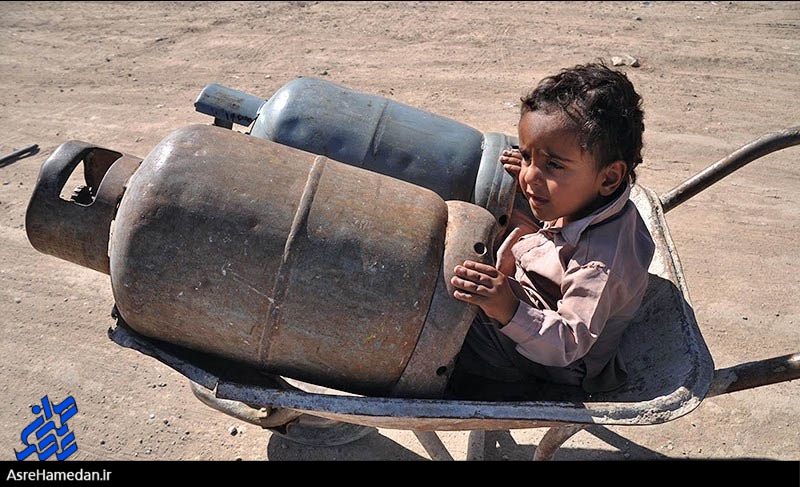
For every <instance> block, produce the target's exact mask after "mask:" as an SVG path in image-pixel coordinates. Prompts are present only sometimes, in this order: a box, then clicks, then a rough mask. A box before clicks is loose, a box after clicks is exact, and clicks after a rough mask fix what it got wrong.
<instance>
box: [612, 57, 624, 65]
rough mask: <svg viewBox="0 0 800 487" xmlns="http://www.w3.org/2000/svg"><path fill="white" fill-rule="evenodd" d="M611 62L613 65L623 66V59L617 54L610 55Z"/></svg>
mask: <svg viewBox="0 0 800 487" xmlns="http://www.w3.org/2000/svg"><path fill="white" fill-rule="evenodd" d="M611 64H613V65H614V66H624V65H625V61H624V60H623V59H622V58H621V57H619V56H611Z"/></svg>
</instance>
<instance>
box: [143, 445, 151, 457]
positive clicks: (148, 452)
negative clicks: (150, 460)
mask: <svg viewBox="0 0 800 487" xmlns="http://www.w3.org/2000/svg"><path fill="white" fill-rule="evenodd" d="M151 451H153V450H151V449H150V447H149V446H148V447H147V448H145V449H144V452H145V453H146V454H147V455H149V454H150V452H151Z"/></svg>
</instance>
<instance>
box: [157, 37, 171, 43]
mask: <svg viewBox="0 0 800 487" xmlns="http://www.w3.org/2000/svg"><path fill="white" fill-rule="evenodd" d="M167 39H169V37H156V42H161V41H166V40H167Z"/></svg>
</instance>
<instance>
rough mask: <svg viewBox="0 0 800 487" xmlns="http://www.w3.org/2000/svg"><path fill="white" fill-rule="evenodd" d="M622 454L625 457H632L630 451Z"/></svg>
mask: <svg viewBox="0 0 800 487" xmlns="http://www.w3.org/2000/svg"><path fill="white" fill-rule="evenodd" d="M622 456H623V457H625V458H630V457H631V454H630V453H628V452H625V453H623V454H622Z"/></svg>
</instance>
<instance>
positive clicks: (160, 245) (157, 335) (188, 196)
mask: <svg viewBox="0 0 800 487" xmlns="http://www.w3.org/2000/svg"><path fill="white" fill-rule="evenodd" d="M98 154H100V155H102V157H99V159H102V160H103V161H104V163H103V165H102V166H101V168H100V169H91V170H90V169H87V171H88V172H89V173H92V174H93V176H92V177H93V178H94V179H93V184H94V185H95V187H99V188H100V192H94V191H90V192H89V193H90V197H89V198H87V199H86V200H85V201H82V202H78V201H64V200H60V199H58V194H59V191H60V189H61V187H62V186H63V185H64V182H65V181H66V178H67V176H68V175H69V172H70V170H71V168H74V167H75V165H76V164H77V163H78V162H80V160H83V161H84V163H85V164H86V166H87V168H92V167H94V165H93V164H92V161H93V160H94V159H98V156H97V155H98ZM114 155H116V156H119V157H118V158H117V159H116V160H114ZM87 161H89V162H87ZM117 165H120V166H119V167H118V166H117ZM104 170H105V177H104V178H102V180H100V176H101V174H99V173H102V172H103V171H104ZM109 178H111V180H110V181H109V182H108V183H109V184H106V183H107V181H106V179H109ZM87 180H88V178H87ZM98 181H99V183H98ZM87 182H88V181H87ZM111 183H113V184H111ZM59 185H60V186H59ZM104 185H105V186H104ZM106 186H108V188H112V189H113V191H111V193H113V194H111V193H109V190H108V188H106ZM104 189H106V192H105V193H103V190H104ZM101 193H102V194H104V195H105V196H104V198H105V200H108V201H111V202H113V203H118V208H117V206H115V205H114V204H106V205H102V206H98V209H101V210H104V211H103V213H102V214H100V215H98V216H96V217H94V218H93V217H86V216H80V215H91V214H92V212H93V210H94V208H93V207H94V205H95V204H97V202H98V200H97V198H98V197H99V196H100V194H101ZM106 193H109V194H106ZM92 195H94V201H90V200H91V199H92V198H91V196H92ZM55 200H58V201H55ZM53 208H59V209H60V210H59V211H58V213H57V216H58V221H54V218H53V216H54V215H53V214H51V212H52V211H53V210H52V209H53ZM108 208H117V209H116V211H115V212H113V211H112V212H109V210H108ZM76 215H78V216H80V217H78V216H76ZM27 223H28V226H27V231H28V236H29V240H30V241H31V243H32V244H33V246H34V247H35V248H37V249H39V250H40V251H43V252H46V253H49V254H52V255H55V256H58V257H62V258H65V259H68V260H71V261H73V262H76V263H78V264H81V265H85V266H88V267H92V268H94V269H96V270H99V271H101V272H107V273H109V274H110V276H111V286H112V291H113V295H114V299H115V301H116V308H117V310H118V312H119V315H120V317H121V318H122V319H124V321H125V322H126V323H127V324H128V325H129V326H130V327H131V328H132V329H134V330H135V331H137V332H138V333H140V334H142V335H145V336H147V337H151V338H154V339H158V340H163V341H166V342H169V343H172V344H175V345H179V346H182V347H185V348H188V349H192V350H197V351H202V352H207V353H210V354H214V355H216V356H220V357H224V358H227V359H231V360H235V361H238V362H240V363H244V364H247V365H249V366H253V367H254V368H257V369H259V370H264V371H266V372H269V373H274V374H279V375H283V376H287V377H293V378H297V379H299V380H302V381H305V382H310V383H315V384H319V385H323V386H326V387H333V388H337V389H341V390H344V391H348V392H353V393H357V394H366V395H389V396H395V397H437V396H439V395H440V394H441V393H442V392H443V390H444V387H445V385H446V382H447V380H448V378H449V375H450V371H451V369H452V363H453V359H454V357H455V356H456V354H457V353H458V351H459V349H460V346H461V344H462V342H463V339H464V336H465V334H466V331H467V329H468V327H469V325H470V323H471V321H472V318H473V317H474V314H475V311H476V308H475V307H474V306H469V305H466V304H464V303H462V302H459V301H457V300H455V299H454V298H453V297H452V288H451V286H450V285H449V281H450V278H451V277H452V271H453V268H454V266H455V265H456V264H457V263H460V262H462V261H464V260H466V259H472V260H477V261H481V262H487V263H488V262H490V261H491V250H490V249H491V248H492V245H493V241H492V240H493V238H494V233H495V231H496V229H497V225H496V222H495V219H494V217H493V216H492V215H491V214H490V213H489V212H488V211H486V210H485V209H483V208H480V207H478V206H476V205H473V204H470V203H466V202H462V201H448V202H445V201H444V200H443V199H442V198H441V197H439V196H438V195H437V194H436V193H434V192H433V191H431V190H428V189H425V188H422V187H419V186H416V185H413V184H410V183H407V182H404V181H401V180H398V179H395V178H391V177H387V176H385V175H381V174H378V173H375V172H371V171H367V170H364V169H360V168H356V167H352V166H349V165H346V164H342V163H338V162H336V161H332V160H329V159H327V158H326V157H324V156H319V155H314V154H311V153H308V152H304V151H301V150H298V149H294V148H291V147H287V146H284V145H280V144H277V143H274V142H271V141H267V140H262V139H259V138H256V137H249V136H246V135H243V134H240V133H238V132H234V131H230V130H225V129H222V128H219V127H213V126H204V125H197V126H190V127H186V128H182V129H180V130H177V131H175V132H173V133H172V134H170V135H169V136H167V137H166V138H165V139H163V140H162V141H161V142H160V143H159V144H158V145H157V146H156V147H155V148H153V150H152V151H151V152H150V153H149V154H148V155H147V157H146V158H145V159H144V160H142V161H141V163H140V161H139V160H138V159H136V158H133V157H131V156H124V155H122V154H119V153H116V152H113V151H109V150H107V149H102V148H98V147H96V146H90V145H88V144H83V143H77V142H70V143H67V144H64V146H62V147H61V148H59V150H57V151H56V152H55V153H54V154H53V155H52V156H51V157H50V158H49V159H48V160H47V161H46V162H45V164H44V165H43V167H42V171H41V173H40V176H39V181H37V188H36V190H35V191H34V194H33V197H32V198H31V202H30V205H29V208H28V214H27ZM54 228H56V229H57V230H58V232H65V231H66V232H67V233H68V234H69V235H70V236H71V238H70V242H69V244H68V245H66V246H65V245H64V242H63V241H62V240H63V239H61V238H60V236H59V234H58V233H54V231H53V229H54ZM109 230H110V238H107V239H106V240H105V241H107V242H108V247H107V249H106V248H103V240H102V239H97V238H95V237H94V236H95V235H105V236H108V235H109ZM84 241H86V242H89V243H90V245H84V244H83V242H84ZM98 242H99V243H98ZM76 249H77V250H76ZM76 256H77V257H76Z"/></svg>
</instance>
